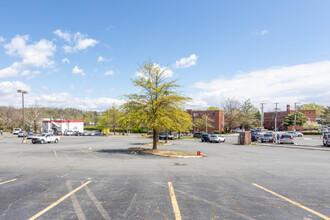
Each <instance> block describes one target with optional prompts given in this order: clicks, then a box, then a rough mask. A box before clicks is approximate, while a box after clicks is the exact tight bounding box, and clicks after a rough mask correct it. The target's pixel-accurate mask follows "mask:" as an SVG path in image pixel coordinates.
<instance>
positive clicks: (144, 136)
mask: <svg viewBox="0 0 330 220" xmlns="http://www.w3.org/2000/svg"><path fill="white" fill-rule="evenodd" d="M138 138H152V135H141V136H140V137H138Z"/></svg>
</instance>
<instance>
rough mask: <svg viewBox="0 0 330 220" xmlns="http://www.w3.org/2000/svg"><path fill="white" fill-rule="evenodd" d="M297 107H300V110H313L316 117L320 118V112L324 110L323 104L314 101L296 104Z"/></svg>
mask: <svg viewBox="0 0 330 220" xmlns="http://www.w3.org/2000/svg"><path fill="white" fill-rule="evenodd" d="M298 109H300V110H315V113H316V117H317V118H320V117H321V115H322V112H323V110H324V106H322V105H318V104H315V103H309V104H303V105H300V106H298Z"/></svg>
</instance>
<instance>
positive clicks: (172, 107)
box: [121, 62, 190, 149]
mask: <svg viewBox="0 0 330 220" xmlns="http://www.w3.org/2000/svg"><path fill="white" fill-rule="evenodd" d="M166 71H167V68H162V67H160V66H159V65H158V64H155V63H151V62H146V63H144V65H142V66H140V70H139V76H138V77H137V78H136V79H134V80H133V85H134V86H135V87H138V88H139V93H135V94H131V95H126V98H127V99H128V100H127V102H126V103H125V104H123V105H122V107H121V109H122V111H123V113H124V114H126V116H127V117H129V118H130V120H131V122H132V123H133V124H135V125H136V127H147V128H149V129H152V131H153V149H157V140H158V132H159V131H160V129H162V128H166V129H167V130H175V129H176V128H177V123H178V122H177V120H176V118H177V117H178V114H177V113H178V111H180V109H182V108H183V107H184V105H185V104H186V101H188V100H190V98H188V97H184V96H181V95H180V94H179V92H178V91H177V90H176V89H177V88H178V87H179V85H177V84H176V81H167V80H166V78H167V77H166Z"/></svg>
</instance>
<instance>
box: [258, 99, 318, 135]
mask: <svg viewBox="0 0 330 220" xmlns="http://www.w3.org/2000/svg"><path fill="white" fill-rule="evenodd" d="M297 112H302V113H304V115H305V116H306V117H307V120H308V121H312V122H316V111H315V110H297ZM293 113H294V110H291V109H290V105H287V106H286V111H278V112H277V123H276V124H277V125H276V127H277V128H279V129H283V130H285V129H287V130H288V131H292V130H293V129H294V127H293V126H290V127H288V128H286V127H284V126H283V125H282V124H283V122H284V120H285V118H286V117H287V116H288V115H290V114H293ZM275 115H276V112H265V113H264V128H266V129H268V130H273V129H274V128H275ZM303 129H304V128H303V127H302V126H297V130H303Z"/></svg>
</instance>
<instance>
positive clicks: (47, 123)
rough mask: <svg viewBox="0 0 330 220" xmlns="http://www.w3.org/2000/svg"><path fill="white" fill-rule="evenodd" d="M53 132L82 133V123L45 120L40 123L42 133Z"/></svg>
mask: <svg viewBox="0 0 330 220" xmlns="http://www.w3.org/2000/svg"><path fill="white" fill-rule="evenodd" d="M51 130H53V131H54V132H55V131H61V132H62V133H64V131H65V130H71V131H79V132H84V121H79V120H78V121H77V120H60V119H57V120H49V119H45V120H43V121H42V132H49V131H51Z"/></svg>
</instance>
